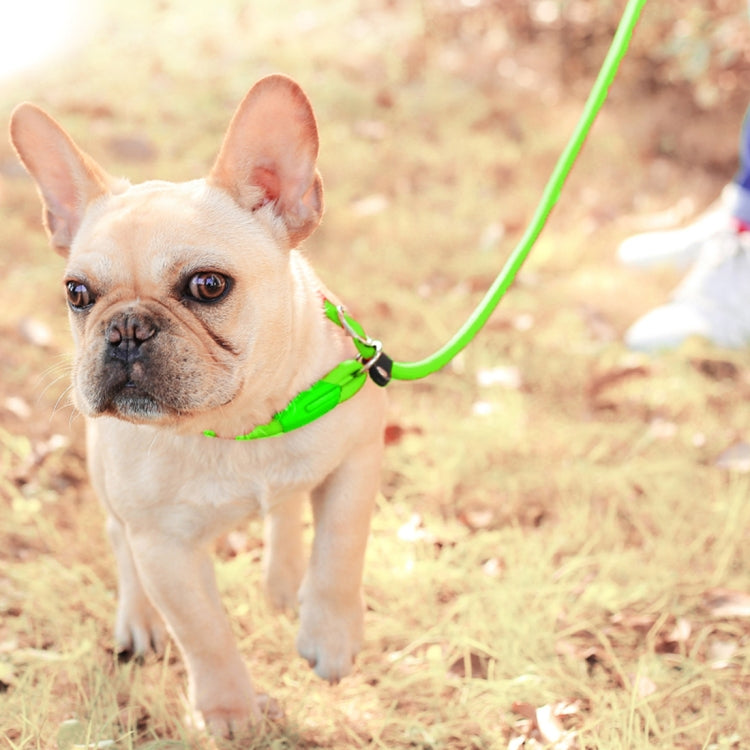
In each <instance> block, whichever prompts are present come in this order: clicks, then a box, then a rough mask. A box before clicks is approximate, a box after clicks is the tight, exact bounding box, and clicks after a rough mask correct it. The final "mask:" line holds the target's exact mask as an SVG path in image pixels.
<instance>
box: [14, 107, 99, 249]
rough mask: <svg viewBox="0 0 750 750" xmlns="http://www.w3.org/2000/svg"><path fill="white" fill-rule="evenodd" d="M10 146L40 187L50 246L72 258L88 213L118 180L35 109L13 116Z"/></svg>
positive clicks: (16, 110)
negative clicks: (89, 208)
mask: <svg viewBox="0 0 750 750" xmlns="http://www.w3.org/2000/svg"><path fill="white" fill-rule="evenodd" d="M10 140H11V143H12V144H13V147H14V148H15V150H16V153H17V154H18V157H19V159H20V160H21V162H22V163H23V165H24V167H26V169H27V170H28V172H29V174H30V175H31V176H32V177H33V178H34V180H35V181H36V184H37V188H38V190H39V194H40V196H41V199H42V204H43V206H44V226H45V228H46V229H47V233H48V234H49V238H50V243H51V245H52V247H53V248H54V249H55V250H56V251H57V252H58V253H60V255H63V256H67V254H68V252H69V250H70V244H71V242H72V241H73V237H74V236H75V234H76V232H77V231H78V228H79V226H80V224H81V220H82V219H83V215H84V213H85V211H86V208H87V207H88V206H89V204H90V203H91V202H92V201H94V200H96V199H97V198H99V197H100V196H102V195H105V194H107V193H109V192H111V188H112V186H113V184H114V180H113V179H112V178H111V177H110V176H109V175H108V174H107V173H106V172H105V171H104V170H103V169H102V168H101V167H100V166H99V165H98V164H97V163H96V162H95V161H94V160H93V159H92V158H91V157H90V156H88V155H87V154H85V153H84V152H83V151H81V150H80V149H79V148H78V146H76V144H75V143H74V142H73V140H72V139H71V137H70V136H69V135H68V134H67V133H66V132H65V131H64V130H63V129H62V127H61V126H60V125H58V123H57V122H55V120H53V119H52V118H51V117H50V116H49V115H48V114H46V113H45V112H44V111H43V110H41V109H39V107H36V106H34V105H33V104H28V103H26V104H20V105H19V106H18V107H16V109H15V110H14V111H13V114H12V115H11V119H10Z"/></svg>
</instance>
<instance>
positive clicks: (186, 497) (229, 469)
mask: <svg viewBox="0 0 750 750" xmlns="http://www.w3.org/2000/svg"><path fill="white" fill-rule="evenodd" d="M91 427H94V428H95V429H94V430H92V432H91V434H90V436H89V437H90V439H89V446H88V448H89V459H90V460H89V464H90V471H91V474H92V480H93V482H94V484H95V486H96V488H97V490H98V492H99V493H100V494H102V495H103V499H104V500H105V502H106V504H107V505H108V506H110V509H111V510H113V511H114V512H115V513H116V514H117V515H118V516H120V517H121V518H122V520H124V521H125V522H126V523H135V522H136V521H137V520H138V519H144V518H157V517H159V519H160V521H159V522H160V523H162V522H165V523H169V520H168V519H169V518H173V519H174V521H175V523H179V524H180V525H184V526H185V527H186V528H185V530H186V531H187V526H190V528H191V532H190V535H192V534H193V533H198V534H201V533H203V532H206V533H213V532H214V531H220V530H221V529H222V527H224V526H226V525H229V524H232V523H234V522H236V521H238V520H240V519H242V518H244V517H246V516H248V515H253V514H257V513H264V512H265V511H267V510H268V509H269V508H270V507H273V506H274V505H275V504H276V503H279V502H283V501H284V498H286V497H289V496H291V495H294V494H296V493H299V492H306V491H309V490H311V489H312V488H313V487H315V486H316V485H317V484H319V483H320V481H322V479H323V478H324V477H325V475H326V474H327V473H328V471H329V470H330V467H329V466H327V465H325V464H326V463H327V462H325V461H324V462H321V461H320V460H319V459H316V458H315V456H314V455H306V454H304V453H303V454H299V453H291V452H290V451H289V450H288V449H287V447H286V445H285V440H284V439H275V438H274V439H269V440H266V441H263V442H259V443H255V444H248V443H234V442H232V441H225V440H217V439H211V438H205V437H203V436H197V437H195V438H192V437H190V438H184V437H179V436H165V435H161V434H158V433H155V432H154V431H148V432H150V435H149V434H147V431H145V430H144V429H143V428H142V427H136V426H134V425H127V424H125V423H122V422H119V421H117V420H94V422H93V423H92V424H90V428H91ZM97 427H98V428H99V429H96V428H97ZM101 428H104V429H101Z"/></svg>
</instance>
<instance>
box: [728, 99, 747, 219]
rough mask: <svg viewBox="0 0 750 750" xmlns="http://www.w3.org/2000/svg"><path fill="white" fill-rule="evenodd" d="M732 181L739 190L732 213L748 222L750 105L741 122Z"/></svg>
mask: <svg viewBox="0 0 750 750" xmlns="http://www.w3.org/2000/svg"><path fill="white" fill-rule="evenodd" d="M734 182H735V184H736V185H737V186H738V187H739V190H738V191H737V202H736V203H735V205H734V210H733V211H732V214H733V215H734V217H735V218H737V219H739V220H740V221H742V222H744V223H745V224H750V107H748V110H747V112H746V113H745V120H744V122H743V123H742V133H741V134H740V167H739V169H738V170H737V174H736V175H735V176H734Z"/></svg>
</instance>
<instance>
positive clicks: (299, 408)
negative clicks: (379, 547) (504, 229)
mask: <svg viewBox="0 0 750 750" xmlns="http://www.w3.org/2000/svg"><path fill="white" fill-rule="evenodd" d="M645 3H646V0H628V3H627V5H626V6H625V10H624V11H623V15H622V18H621V19H620V23H619V25H618V27H617V31H616V33H615V36H614V38H613V40H612V44H611V45H610V48H609V51H608V53H607V56H606V57H605V59H604V62H603V63H602V67H601V69H600V71H599V75H598V76H597V78H596V81H595V82H594V85H593V87H592V89H591V93H590V94H589V97H588V99H587V100H586V104H585V106H584V109H583V113H582V114H581V117H580V119H579V121H578V124H577V125H576V128H575V130H574V131H573V134H572V135H571V137H570V139H569V141H568V144H567V146H566V147H565V149H564V151H563V152H562V154H561V155H560V158H559V159H558V161H557V164H556V165H555V168H554V170H553V171H552V175H551V176H550V178H549V180H548V182H547V185H546V187H545V189H544V192H543V194H542V198H541V200H540V203H539V205H538V207H537V209H536V212H535V214H534V216H533V217H532V220H531V223H530V224H529V226H528V228H527V229H526V232H525V234H524V235H523V237H522V238H521V241H520V242H519V244H518V245H517V246H516V248H515V250H514V251H513V252H512V253H511V255H510V257H509V258H508V260H507V262H506V263H505V265H504V266H503V268H502V270H501V271H500V273H499V274H498V276H497V278H496V279H495V281H494V282H493V284H492V286H491V287H490V288H489V290H488V291H487V293H486V294H485V296H484V298H483V299H482V301H481V302H480V303H479V305H477V307H476V309H475V310H474V312H473V313H472V314H471V316H470V317H469V319H468V320H467V321H466V322H465V323H464V324H463V326H461V328H460V329H459V330H458V331H457V332H456V334H455V335H454V336H453V338H451V339H450V340H449V341H448V342H447V343H446V344H445V345H444V346H443V347H441V348H440V349H438V351H436V352H435V353H434V354H432V355H431V356H429V357H426V358H425V359H422V360H419V361H417V362H394V361H393V360H392V359H391V358H390V357H389V356H388V355H386V354H385V352H383V346H382V344H381V343H380V341H378V340H376V339H371V338H370V337H369V336H368V335H367V334H366V333H365V331H364V328H362V326H361V325H360V324H359V323H358V322H357V321H356V320H354V318H352V317H351V316H350V315H349V314H348V313H347V312H346V311H345V310H344V308H343V307H341V306H340V305H339V306H337V305H334V304H333V303H332V302H331V301H330V300H328V299H324V300H323V306H324V310H325V314H326V317H327V318H328V319H329V320H330V321H332V322H333V323H335V324H336V325H338V326H340V327H341V328H342V329H343V330H344V331H345V332H346V333H347V334H348V335H349V336H350V337H351V338H352V341H353V342H354V346H355V347H356V349H357V352H358V355H359V356H358V357H357V359H348V360H346V361H345V362H342V363H341V364H340V365H338V366H337V367H335V368H334V369H333V370H331V371H330V372H329V373H328V374H327V375H325V376H324V377H323V378H321V379H320V380H319V381H318V382H317V383H314V384H313V385H312V386H311V387H310V388H308V389H307V390H305V391H302V393H300V394H298V395H297V396H295V398H293V399H292V400H291V401H290V402H289V404H288V405H287V406H286V407H285V408H284V409H283V410H282V411H280V412H279V413H278V414H276V415H274V416H273V417H272V418H271V420H270V422H268V423H266V424H264V425H259V426H258V427H256V428H255V429H254V430H252V431H251V432H249V433H247V434H246V435H237V436H236V437H235V438H234V440H255V439H257V438H264V437H272V436H273V435H280V434H282V433H285V432H290V431H291V430H295V429H297V428H299V427H303V426H304V425H306V424H309V423H310V422H313V421H314V420H316V419H318V418H319V417H322V416H323V415H324V414H327V413H328V412H329V411H331V409H333V408H334V407H336V406H337V405H338V404H340V403H342V402H344V401H346V400H348V399H350V398H351V397H352V396H354V395H355V394H356V393H357V392H359V390H360V389H361V388H362V386H363V385H364V384H365V381H366V380H367V376H368V374H369V376H370V377H371V378H372V380H373V381H374V382H375V383H377V384H378V385H380V386H385V385H387V384H388V383H389V382H390V381H391V379H392V378H393V379H396V380H419V379H421V378H424V377H427V376H428V375H431V374H432V373H434V372H437V371H438V370H440V369H442V368H443V367H445V365H447V364H448V363H449V362H450V361H451V360H452V359H453V358H454V357H455V356H456V355H457V354H458V353H459V352H460V351H461V350H462V349H464V348H465V347H466V346H467V345H468V344H469V343H470V342H471V341H472V340H473V339H474V337H475V336H476V335H477V334H478V333H479V331H480V330H481V329H482V327H483V326H484V324H485V323H486V322H487V320H488V319H489V317H490V315H492V313H493V312H494V310H495V308H496V307H497V305H498V304H499V302H500V300H501V299H502V298H503V297H504V296H505V293H506V292H507V291H508V289H509V287H510V286H511V284H512V283H513V281H514V279H515V277H516V274H517V273H518V271H519V270H520V268H521V266H522V265H523V263H524V261H525V260H526V258H527V256H528V254H529V252H530V251H531V248H532V247H533V246H534V243H535V242H536V240H537V238H538V237H539V234H540V233H541V231H542V229H543V228H544V225H545V224H546V223H547V219H548V218H549V215H550V213H551V212H552V209H553V208H554V207H555V205H556V204H557V201H558V199H559V198H560V193H561V191H562V188H563V186H564V184H565V181H566V179H567V178H568V175H569V174H570V171H571V169H572V168H573V165H574V164H575V161H576V159H577V158H578V154H579V153H580V151H581V148H582V147H583V144H584V142H585V140H586V137H587V136H588V134H589V131H590V130H591V126H592V125H593V123H594V120H595V119H596V116H597V115H598V113H599V110H600V109H601V108H602V105H603V104H604V102H605V100H606V98H607V93H608V92H609V87H610V86H611V85H612V82H613V81H614V79H615V75H616V74H617V70H618V68H619V65H620V62H621V60H622V58H623V56H624V55H625V53H626V52H627V49H628V45H629V44H630V39H631V37H632V35H633V32H634V30H635V26H636V24H637V23H638V19H639V17H640V14H641V10H642V9H643V6H644V5H645ZM203 434H204V435H206V436H207V437H218V436H217V434H216V432H214V431H213V430H205V431H204V433H203Z"/></svg>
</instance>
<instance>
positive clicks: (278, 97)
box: [208, 75, 323, 247]
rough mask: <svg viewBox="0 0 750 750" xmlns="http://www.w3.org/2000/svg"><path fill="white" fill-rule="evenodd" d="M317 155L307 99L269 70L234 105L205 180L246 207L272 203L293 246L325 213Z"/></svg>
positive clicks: (250, 207) (311, 111) (293, 84)
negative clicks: (316, 166)
mask: <svg viewBox="0 0 750 750" xmlns="http://www.w3.org/2000/svg"><path fill="white" fill-rule="evenodd" d="M317 156H318V129H317V126H316V124H315V115H314V114H313V110H312V107H311V106H310V102H309V101H308V99H307V97H306V96H305V94H304V92H303V91H302V89H301V88H300V87H299V86H298V85H297V84H296V83H295V82H294V81H292V80H291V79H290V78H287V77H286V76H282V75H272V76H268V77H267V78H263V79H261V80H260V81H258V83H256V84H255V86H253V88H252V89H250V91H249V92H248V94H247V95H246V96H245V98H244V99H243V101H242V103H241V104H240V106H239V107H238V109H237V112H236V113H235V115H234V117H233V118H232V121H231V123H230V124H229V129H228V130H227V133H226V135H225V136H224V143H223V144H222V146H221V151H220V152H219V156H218V158H217V159H216V163H215V164H214V166H213V169H212V170H211V172H210V174H209V176H208V181H209V183H210V184H212V185H216V186H217V187H220V188H223V189H224V190H226V191H228V192H229V193H230V194H231V195H232V197H233V198H234V199H235V200H236V201H237V203H239V204H240V205H241V206H242V207H243V208H245V209H247V210H249V211H254V210H256V209H258V208H260V207H262V206H264V205H266V204H268V203H272V204H273V206H274V209H275V212H276V215H277V216H278V217H279V218H280V219H281V220H282V222H283V223H284V225H285V227H286V230H287V235H288V242H289V247H295V246H296V245H298V244H299V243H300V242H302V240H304V239H305V237H307V236H308V235H309V234H311V233H312V231H313V230H314V229H315V227H317V226H318V224H319V223H320V218H321V216H322V214H323V184H322V182H321V179H320V175H319V174H318V172H317V170H316V169H315V160H316V159H317Z"/></svg>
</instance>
